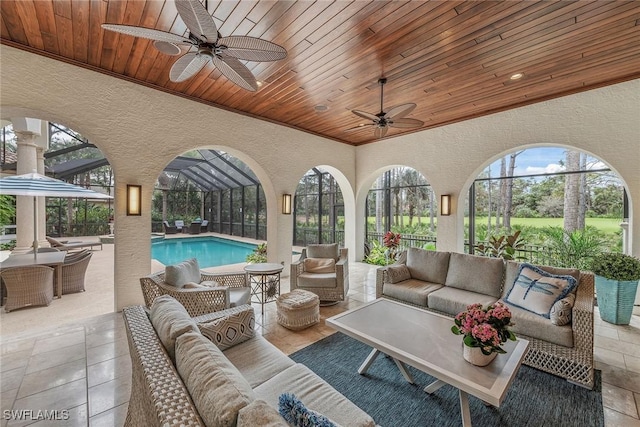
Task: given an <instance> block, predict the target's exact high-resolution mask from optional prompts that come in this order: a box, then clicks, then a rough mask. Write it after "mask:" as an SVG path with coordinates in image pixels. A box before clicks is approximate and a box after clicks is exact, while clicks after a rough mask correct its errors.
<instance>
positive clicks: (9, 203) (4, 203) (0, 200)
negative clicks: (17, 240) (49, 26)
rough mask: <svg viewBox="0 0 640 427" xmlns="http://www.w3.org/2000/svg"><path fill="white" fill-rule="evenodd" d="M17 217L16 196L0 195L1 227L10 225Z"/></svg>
mask: <svg viewBox="0 0 640 427" xmlns="http://www.w3.org/2000/svg"><path fill="white" fill-rule="evenodd" d="M15 217H16V204H15V196H6V195H0V225H7V224H10V223H11V221H13V220H14V219H15Z"/></svg>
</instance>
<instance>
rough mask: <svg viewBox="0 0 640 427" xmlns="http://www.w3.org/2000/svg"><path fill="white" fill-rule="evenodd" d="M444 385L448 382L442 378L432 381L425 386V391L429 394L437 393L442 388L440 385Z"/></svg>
mask: <svg viewBox="0 0 640 427" xmlns="http://www.w3.org/2000/svg"><path fill="white" fill-rule="evenodd" d="M443 385H447V383H445V382H444V381H442V380H435V381H434V382H432V383H431V384H429V385H428V386H426V387H425V388H424V391H426V392H427V393H429V394H433V393H435V392H436V391H437V390H439V389H440V387H442V386H443Z"/></svg>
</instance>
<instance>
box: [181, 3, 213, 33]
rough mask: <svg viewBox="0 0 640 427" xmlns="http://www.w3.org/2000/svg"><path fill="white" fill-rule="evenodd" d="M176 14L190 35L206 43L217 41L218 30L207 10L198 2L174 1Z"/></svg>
mask: <svg viewBox="0 0 640 427" xmlns="http://www.w3.org/2000/svg"><path fill="white" fill-rule="evenodd" d="M175 3H176V9H178V14H179V15H180V17H181V18H182V20H183V21H184V24H185V25H186V26H187V28H188V29H189V31H190V32H191V34H193V35H194V36H196V37H197V38H199V39H201V40H203V41H206V42H207V43H215V42H217V41H218V28H217V27H216V23H215V22H213V18H212V17H211V15H209V12H208V11H207V9H205V8H204V6H203V5H202V3H200V2H199V1H198V0H175Z"/></svg>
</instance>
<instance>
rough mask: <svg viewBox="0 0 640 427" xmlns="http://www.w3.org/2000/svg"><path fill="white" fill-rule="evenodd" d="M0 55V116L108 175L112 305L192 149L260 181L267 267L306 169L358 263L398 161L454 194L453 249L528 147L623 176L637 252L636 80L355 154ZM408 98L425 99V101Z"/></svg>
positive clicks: (143, 256) (445, 242)
mask: <svg viewBox="0 0 640 427" xmlns="http://www.w3.org/2000/svg"><path fill="white" fill-rule="evenodd" d="M0 57H1V58H2V63H1V67H0V73H1V74H0V84H1V87H0V89H1V91H0V104H1V108H2V109H1V111H0V119H6V118H10V117H18V116H27V117H36V118H40V119H45V120H50V121H53V122H57V123H62V124H64V125H66V126H69V127H71V128H73V129H75V130H77V131H79V132H81V133H82V134H83V135H85V136H86V137H88V138H89V139H90V140H91V141H92V142H93V143H95V144H96V145H97V146H98V147H99V148H100V149H101V150H102V152H103V153H104V154H105V156H106V157H107V159H108V160H109V162H110V163H111V165H112V166H113V168H114V171H115V177H116V202H115V207H116V250H115V280H116V284H115V286H116V301H115V307H116V308H117V309H120V308H122V307H124V306H127V305H130V304H136V303H141V302H142V296H141V293H140V290H139V284H138V278H139V277H140V276H143V275H145V274H147V273H148V272H149V265H150V248H149V244H148V239H149V232H150V215H149V212H150V209H149V208H150V202H151V198H150V196H151V188H152V187H153V185H154V183H155V180H156V178H157V176H158V175H159V173H160V171H161V170H162V169H163V168H164V166H165V165H166V164H167V163H169V162H170V161H171V160H172V159H173V158H174V157H175V156H177V155H179V154H181V153H183V152H185V151H187V150H191V149H195V148H201V147H207V148H218V149H222V150H225V151H227V152H229V153H230V154H232V155H235V156H236V157H238V158H240V159H241V160H243V161H244V162H245V163H247V164H248V165H249V166H250V167H251V168H252V169H253V171H254V172H255V173H256V174H257V175H258V177H259V178H260V181H261V183H262V184H263V186H264V191H265V195H266V197H267V209H268V224H267V228H268V246H269V259H270V261H275V262H279V261H285V262H286V263H287V265H288V263H289V260H290V253H291V252H290V251H291V243H290V242H291V240H292V221H293V218H292V216H285V215H282V214H280V212H279V206H280V195H281V194H282V193H294V191H295V188H296V186H297V183H298V180H299V178H300V177H301V176H302V175H303V174H304V173H305V172H306V171H307V170H309V169H310V168H312V167H314V166H318V165H323V166H325V167H327V168H328V169H329V170H330V171H331V172H332V173H333V174H334V176H336V178H337V179H338V183H339V184H340V186H341V190H342V191H343V194H344V196H345V209H346V227H347V229H346V231H345V233H346V246H347V247H349V248H351V251H350V256H351V259H361V257H362V252H363V238H364V226H365V223H364V220H363V218H362V212H364V201H365V198H366V193H367V191H368V189H369V188H370V186H371V184H372V183H373V181H374V180H375V178H376V177H377V176H378V175H379V174H380V173H381V172H383V171H384V170H387V169H389V168H390V167H394V166H399V165H406V166H411V167H413V168H415V169H417V170H419V171H420V172H422V173H423V174H424V175H425V177H426V178H427V180H428V181H429V182H430V183H431V184H432V185H433V188H434V190H435V191H436V193H437V194H446V193H448V194H452V195H453V196H454V200H453V202H454V203H453V204H454V215H452V216H450V217H441V218H439V224H438V248H439V249H442V250H455V251H461V250H462V242H463V235H464V233H463V220H462V210H461V209H458V208H457V206H458V205H460V204H463V203H464V199H465V196H466V194H467V191H468V188H469V185H470V184H471V182H472V181H473V179H474V178H475V177H476V176H477V174H478V173H479V172H480V171H481V170H482V169H483V168H484V167H485V166H486V165H487V164H488V163H489V162H490V161H492V160H494V159H496V158H498V157H499V156H500V155H504V154H505V153H508V152H510V151H513V150H515V149H518V148H523V147H531V146H535V145H555V146H558V145H560V146H567V147H576V148H578V149H580V150H583V151H587V152H589V153H591V154H593V155H595V156H597V157H599V158H601V159H602V160H604V161H605V162H606V163H607V164H608V165H609V166H610V167H611V168H612V169H614V170H615V171H616V172H618V173H619V174H620V176H622V178H623V179H624V181H625V184H626V185H627V190H628V191H629V196H630V199H631V218H632V220H631V234H632V237H633V242H632V243H633V246H632V252H633V253H634V254H635V255H639V256H640V226H638V224H640V222H639V220H640V208H637V207H636V208H635V209H634V207H635V206H634V205H637V204H638V201H640V170H639V169H640V166H639V165H640V80H636V81H631V82H626V83H621V84H618V85H614V86H609V87H606V88H602V89H597V90H593V91H589V92H584V93H580V94H577V95H572V96H568V97H564V98H559V99H555V100H551V101H548V102H543V103H539V104H535V105H531V106H527V107H522V108H519V109H515V110H510V111H507V112H503V113H498V114H494V115H491V116H486V117H481V118H478V119H474V120H468V121H465V122H462V123H457V124H453V125H449V126H445V127H441V128H437V129H432V130H427V131H423V132H418V133H414V134H411V135H407V136H403V137H398V138H392V139H389V140H385V141H384V142H380V143H373V144H369V145H365V146H362V147H357V148H354V147H350V146H347V145H344V144H340V143H336V142H334V141H330V140H326V139H323V138H320V137H317V136H313V135H308V134H305V133H303V132H299V131H296V130H293V129H290V128H287V127H283V126H279V125H275V124H272V123H268V122H264V121H260V120H255V119H251V118H248V117H245V116H242V115H239V114H235V113H232V112H228V111H225V110H221V109H216V108H212V107H208V106H205V105H202V104H199V103H195V102H192V101H188V100H185V99H182V98H179V97H176V96H171V95H168V94H165V93H163V92H160V91H156V90H152V89H149V88H146V87H142V86H139V85H135V84H133V83H129V82H126V81H123V80H120V79H116V78H112V77H109V76H106V75H102V74H100V73H95V72H92V71H88V70H85V69H82V68H78V67H73V66H70V65H67V64H64V63H61V62H57V61H53V60H50V59H47V58H44V57H40V56H37V55H33V54H29V53H27V52H23V51H20V50H17V49H13V48H10V47H7V46H2V45H0ZM416 102H419V103H422V102H427V103H428V97H424V99H416ZM552 160H556V159H552ZM126 184H142V185H143V191H144V193H145V194H144V196H145V204H144V206H143V216H142V217H126V216H125V215H124V207H125V200H124V197H125V191H126ZM634 202H635V203H634ZM634 225H635V226H634ZM285 271H287V269H285Z"/></svg>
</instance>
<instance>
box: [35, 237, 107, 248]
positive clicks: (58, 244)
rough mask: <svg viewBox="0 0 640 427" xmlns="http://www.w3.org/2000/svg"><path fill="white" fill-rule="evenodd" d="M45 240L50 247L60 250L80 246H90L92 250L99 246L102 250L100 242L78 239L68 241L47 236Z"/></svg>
mask: <svg viewBox="0 0 640 427" xmlns="http://www.w3.org/2000/svg"><path fill="white" fill-rule="evenodd" d="M47 241H48V242H49V244H50V245H51V247H52V248H56V249H59V250H61V251H72V250H76V249H82V248H90V249H91V250H93V247H94V246H96V247H99V248H100V250H102V242H80V241H75V242H73V241H69V240H57V239H54V238H53V237H49V236H47Z"/></svg>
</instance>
